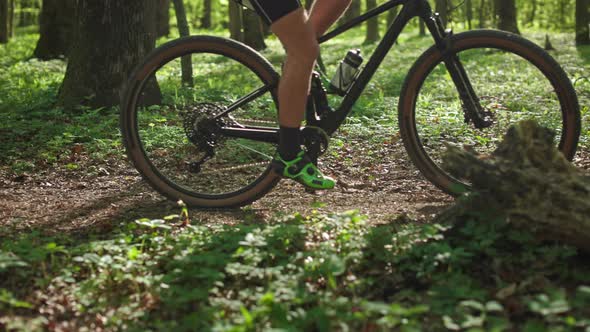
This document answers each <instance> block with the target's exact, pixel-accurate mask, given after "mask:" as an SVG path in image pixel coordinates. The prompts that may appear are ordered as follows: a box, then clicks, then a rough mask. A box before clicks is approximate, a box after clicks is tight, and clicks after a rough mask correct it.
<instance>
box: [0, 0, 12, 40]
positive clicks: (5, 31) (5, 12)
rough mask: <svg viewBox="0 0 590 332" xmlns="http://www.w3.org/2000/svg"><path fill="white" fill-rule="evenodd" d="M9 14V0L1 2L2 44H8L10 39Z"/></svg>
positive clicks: (0, 33)
mask: <svg viewBox="0 0 590 332" xmlns="http://www.w3.org/2000/svg"><path fill="white" fill-rule="evenodd" d="M9 13H10V8H9V3H8V0H0V44H6V43H8V40H9V39H10V29H9V27H8V22H9V19H8V16H9Z"/></svg>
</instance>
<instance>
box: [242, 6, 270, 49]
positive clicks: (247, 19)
mask: <svg viewBox="0 0 590 332" xmlns="http://www.w3.org/2000/svg"><path fill="white" fill-rule="evenodd" d="M243 19H244V43H246V45H248V46H250V47H252V48H253V49H255V50H263V49H265V48H266V44H265V43H264V34H263V33H262V24H261V22H260V18H259V17H258V15H256V13H255V12H254V11H252V10H249V9H246V10H244V11H243Z"/></svg>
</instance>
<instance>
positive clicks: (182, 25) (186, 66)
mask: <svg viewBox="0 0 590 332" xmlns="http://www.w3.org/2000/svg"><path fill="white" fill-rule="evenodd" d="M172 1H173V3H174V11H175V12H176V22H177V24H178V31H179V33H180V37H187V36H189V35H190V29H189V26H188V20H187V19H186V10H185V8H184V2H183V1H182V0H172ZM180 63H181V67H182V69H181V70H182V83H183V84H185V85H187V86H193V84H194V81H193V61H192V58H191V56H190V55H189V56H184V57H182V59H180Z"/></svg>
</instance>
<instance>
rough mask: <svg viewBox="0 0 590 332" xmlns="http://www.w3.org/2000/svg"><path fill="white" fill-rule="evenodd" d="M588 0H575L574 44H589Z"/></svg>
mask: <svg viewBox="0 0 590 332" xmlns="http://www.w3.org/2000/svg"><path fill="white" fill-rule="evenodd" d="M589 25H590V0H576V45H590V31H588V30H589Z"/></svg>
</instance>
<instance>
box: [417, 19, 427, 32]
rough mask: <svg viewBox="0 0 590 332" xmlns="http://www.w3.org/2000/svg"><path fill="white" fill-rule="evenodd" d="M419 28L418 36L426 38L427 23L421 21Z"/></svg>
mask: <svg viewBox="0 0 590 332" xmlns="http://www.w3.org/2000/svg"><path fill="white" fill-rule="evenodd" d="M418 28H419V30H418V31H419V32H418V36H426V23H424V21H423V20H420V23H418Z"/></svg>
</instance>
